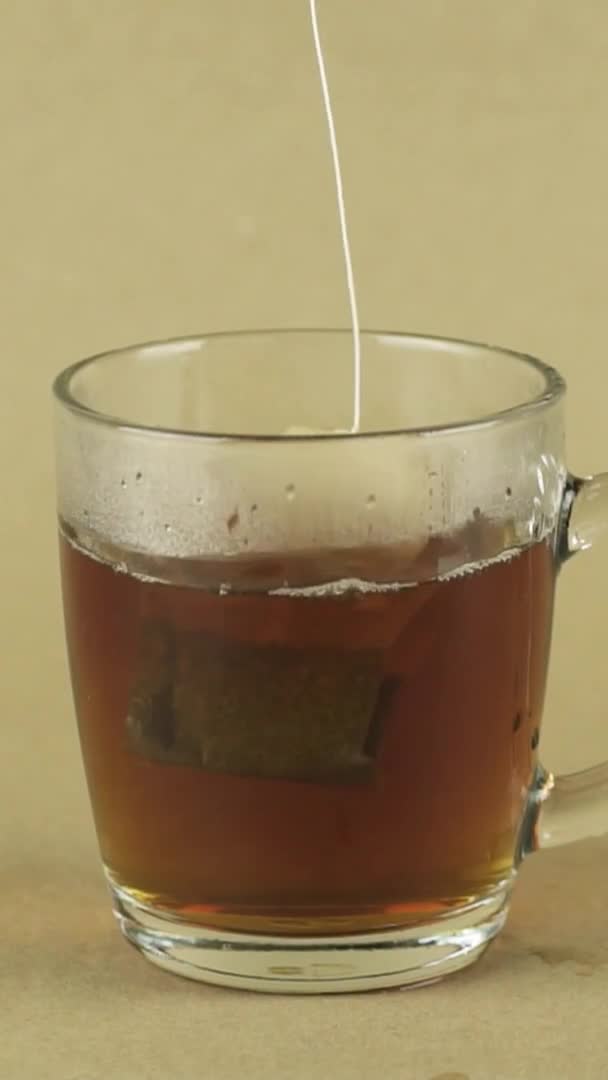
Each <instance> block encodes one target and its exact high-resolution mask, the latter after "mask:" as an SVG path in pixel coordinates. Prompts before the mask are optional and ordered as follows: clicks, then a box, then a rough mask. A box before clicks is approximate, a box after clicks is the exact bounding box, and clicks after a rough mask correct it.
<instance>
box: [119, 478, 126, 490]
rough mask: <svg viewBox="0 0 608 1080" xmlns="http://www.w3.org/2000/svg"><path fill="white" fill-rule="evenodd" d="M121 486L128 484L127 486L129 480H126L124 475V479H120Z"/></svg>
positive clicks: (124, 486)
mask: <svg viewBox="0 0 608 1080" xmlns="http://www.w3.org/2000/svg"><path fill="white" fill-rule="evenodd" d="M120 486H121V488H126V486H127V481H126V480H125V479H124V477H123V479H122V480H121V481H120Z"/></svg>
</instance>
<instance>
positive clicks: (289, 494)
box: [285, 484, 296, 502]
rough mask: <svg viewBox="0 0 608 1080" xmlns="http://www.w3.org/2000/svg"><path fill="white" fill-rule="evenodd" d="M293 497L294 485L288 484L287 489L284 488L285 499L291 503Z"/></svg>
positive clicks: (294, 494) (294, 493)
mask: <svg viewBox="0 0 608 1080" xmlns="http://www.w3.org/2000/svg"><path fill="white" fill-rule="evenodd" d="M295 497H296V485H295V484H288V485H287V487H286V488H285V498H286V499H287V501H288V502H293V500H294V499H295Z"/></svg>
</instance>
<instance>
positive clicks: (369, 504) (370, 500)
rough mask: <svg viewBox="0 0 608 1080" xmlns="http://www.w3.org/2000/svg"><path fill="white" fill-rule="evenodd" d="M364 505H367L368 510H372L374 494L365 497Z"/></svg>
mask: <svg viewBox="0 0 608 1080" xmlns="http://www.w3.org/2000/svg"><path fill="white" fill-rule="evenodd" d="M365 505H366V506H367V509H368V510H373V509H374V506H375V505H376V496H375V495H368V496H367V499H366V500H365Z"/></svg>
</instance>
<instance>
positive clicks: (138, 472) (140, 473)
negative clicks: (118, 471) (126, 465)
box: [135, 470, 144, 484]
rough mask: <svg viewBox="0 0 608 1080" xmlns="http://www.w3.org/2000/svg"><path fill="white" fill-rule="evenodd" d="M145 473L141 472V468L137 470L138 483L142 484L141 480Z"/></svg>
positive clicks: (136, 478) (136, 480) (136, 479)
mask: <svg viewBox="0 0 608 1080" xmlns="http://www.w3.org/2000/svg"><path fill="white" fill-rule="evenodd" d="M143 475H144V474H143V473H142V472H141V471H140V470H138V471H137V472H136V473H135V482H136V483H137V484H141V481H142V479H143Z"/></svg>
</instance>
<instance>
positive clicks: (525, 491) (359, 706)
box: [55, 331, 608, 992]
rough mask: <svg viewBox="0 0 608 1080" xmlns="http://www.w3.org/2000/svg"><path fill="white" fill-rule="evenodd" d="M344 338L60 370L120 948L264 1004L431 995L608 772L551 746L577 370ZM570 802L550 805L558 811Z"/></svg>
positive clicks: (92, 777) (78, 603) (83, 730)
mask: <svg viewBox="0 0 608 1080" xmlns="http://www.w3.org/2000/svg"><path fill="white" fill-rule="evenodd" d="M351 344H352V343H351V339H350V335H349V334H348V333H347V332H344V331H276V332H258V333H238V334H219V335H210V336H208V337H200V338H198V337H197V338H190V339H186V340H175V341H168V342H161V343H157V344H150V345H143V346H135V347H133V348H129V349H125V350H121V351H117V352H112V353H107V354H105V355H101V356H97V357H94V358H92V359H89V360H85V361H83V362H82V363H80V364H76V365H75V366H73V367H71V368H69V369H67V370H66V371H65V372H63V374H61V375H60V376H59V377H58V379H57V381H56V383H55V397H56V404H57V410H56V414H57V415H56V418H57V427H56V432H57V435H56V445H57V468H58V491H59V519H60V534H61V559H62V575H63V591H64V607H65V619H66V627H67V640H68V648H69V656H70V664H71V672H72V682H73V690H74V698H75V705H76V712H77V716H78V722H79V728H80V736H81V742H82V750H83V756H84V763H85V768H86V773H87V778H88V784H89V790H90V795H91V801H92V806H93V812H94V816H95V822H96V826H97V832H98V836H99V843H100V848H101V854H102V858H103V862H104V866H105V870H106V874H107V878H108V882H109V885H110V890H111V893H112V898H113V903H114V910H115V913H116V915H117V917H118V921H119V923H120V926H121V928H122V931H123V933H124V934H125V936H126V937H127V939H128V940H129V941H130V942H132V943H133V944H134V945H135V946H136V947H137V948H138V949H139V950H140V951H141V952H142V953H143V954H144V955H145V956H147V957H148V959H150V960H151V961H153V962H154V963H156V964H158V965H160V966H161V967H164V968H167V969H168V970H170V971H173V972H176V973H179V974H182V975H187V976H190V977H192V978H198V979H202V980H206V981H208V982H215V983H221V984H223V985H227V986H236V987H247V988H251V989H256V990H265V991H283V992H285V991H294V992H327V991H332V992H338V991H351V990H367V989H371V988H376V987H388V986H395V985H406V984H414V983H420V982H422V981H428V980H431V979H436V978H438V977H441V976H443V975H445V974H448V973H450V972H453V971H456V970H458V969H460V968H463V967H465V966H467V965H468V964H470V963H472V962H473V961H474V960H475V959H476V958H477V957H478V956H479V955H480V954H481V953H482V952H483V950H484V949H485V947H486V946H487V945H488V943H489V942H490V941H491V940H492V938H493V937H494V936H495V935H496V934H497V933H498V932H499V930H500V929H501V927H502V925H503V923H504V921H505V917H506V914H507V909H508V903H509V896H510V892H511V888H512V885H513V881H514V877H515V874H516V870H517V866H518V864H519V862H520V860H521V858H522V856H523V855H524V854H526V853H527V852H529V851H530V850H532V849H533V848H534V847H535V846H536V845H537V843H538V842H539V840H538V838H539V836H540V841H541V842H548V843H559V842H562V841H564V840H570V839H573V838H575V837H576V836H582V835H584V834H589V833H592V832H602V831H605V830H606V815H605V814H604V817H603V818H602V814H601V807H600V801H601V800H602V799H605V796H606V787H607V777H606V769H605V767H599V768H598V769H596V770H592V771H590V772H588V773H584V774H580V775H579V776H575V777H567V778H565V779H563V780H558V781H556V782H555V785H554V781H553V778H552V777H551V776H550V774H548V773H547V772H545V771H544V770H543V769H542V768H541V767H540V765H539V764H538V760H537V745H538V739H539V728H540V721H541V711H542V701H543V693H544V684H545V674H546V668H547V662H548V654H549V641H550V635H551V619H552V606H553V590H554V581H555V576H556V571H557V570H558V568H559V566H560V564H561V563H562V562H563V561H564V559H566V558H567V557H568V556H569V555H570V554H572V553H573V552H574V551H577V550H580V549H581V548H583V547H586V546H588V544H589V543H590V542H591V540H592V538H593V533H594V530H596V529H597V528H598V527H600V526H602V525H603V524H604V523H605V522H606V520H607V518H608V507H607V506H606V502H607V498H608V496H607V494H606V492H607V490H608V484H607V483H606V480H605V479H603V478H601V477H600V478H596V479H591V480H584V481H582V480H578V479H574V478H573V477H571V476H570V475H569V474H568V472H567V470H566V467H565V464H564V456H563V455H564V449H563V427H562V408H563V398H564V389H565V388H564V383H563V381H562V379H561V377H560V376H559V375H558V374H557V372H555V371H554V370H553V369H551V368H549V367H547V366H545V365H544V364H542V363H540V362H539V361H538V360H534V359H532V358H530V357H526V356H521V355H516V354H514V353H510V352H508V351H506V350H501V349H496V348H489V347H486V346H482V345H475V344H469V343H463V342H457V341H444V340H439V339H433V338H427V337H416V336H410V335H401V334H383V333H366V334H365V335H363V339H362V355H363V366H362V404H363V409H362V422H361V427H360V431H359V432H358V433H356V434H353V433H351V432H350V431H349V425H350V421H351V408H352V354H351ZM554 786H555V791H554V792H553V794H552V795H551V798H550V799H549V800H548V802H547V805H546V807H545V808H544V809H543V815H542V820H541V823H540V824H539V819H540V810H541V807H542V804H543V802H544V800H545V799H546V797H547V795H548V794H549V792H550V791H551V789H552V788H553V787H554Z"/></svg>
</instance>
